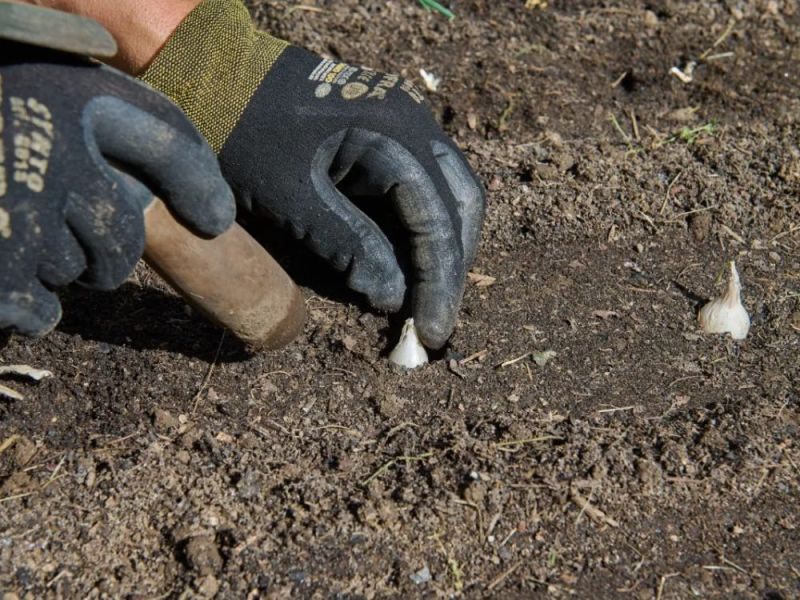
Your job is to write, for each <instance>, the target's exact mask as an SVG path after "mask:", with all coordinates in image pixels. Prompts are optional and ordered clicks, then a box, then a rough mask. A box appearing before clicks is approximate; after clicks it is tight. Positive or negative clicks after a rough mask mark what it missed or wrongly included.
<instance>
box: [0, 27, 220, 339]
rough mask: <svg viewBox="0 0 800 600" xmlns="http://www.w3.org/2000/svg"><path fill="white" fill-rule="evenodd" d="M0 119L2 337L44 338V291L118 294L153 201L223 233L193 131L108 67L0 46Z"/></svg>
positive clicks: (216, 195)
mask: <svg viewBox="0 0 800 600" xmlns="http://www.w3.org/2000/svg"><path fill="white" fill-rule="evenodd" d="M0 117H2V118H1V119H0V140H2V145H0V328H5V327H9V328H12V329H14V330H16V331H19V332H21V333H24V334H28V335H43V334H45V333H47V332H48V331H50V330H51V329H52V328H53V327H54V326H55V325H56V323H57V322H58V320H59V319H60V316H61V307H60V304H59V302H58V298H57V297H56V296H55V294H54V293H53V292H52V291H51V288H52V287H55V286H62V285H65V284H68V283H70V282H72V281H75V280H79V281H81V282H82V283H84V284H86V285H87V286H89V287H92V288H97V289H110V288H113V287H116V286H118V285H120V284H121V283H122V282H123V281H124V279H125V278H126V277H127V276H128V274H129V273H130V272H131V270H132V269H133V266H134V265H135V264H136V261H137V260H138V259H139V258H140V257H141V256H142V252H143V250H144V246H145V230H144V217H143V211H144V209H145V208H146V207H147V206H148V205H149V204H150V203H151V201H152V199H153V194H154V193H156V194H157V195H159V196H160V197H162V198H164V200H165V201H166V202H167V203H168V205H169V207H170V209H171V210H172V211H174V213H175V214H176V215H177V216H178V217H179V218H180V219H181V220H182V221H183V222H185V223H186V224H187V225H188V226H189V227H190V228H191V229H192V230H193V231H195V232H197V233H198V234H201V235H204V236H215V235H218V234H220V233H222V232H224V231H225V230H226V229H228V228H229V227H230V225H231V224H232V223H233V220H234V217H235V203H234V199H233V194H232V193H231V191H230V189H229V187H228V186H227V184H226V183H225V181H224V180H223V179H222V176H221V174H220V172H219V168H218V166H217V161H216V157H215V156H214V153H213V152H212V151H211V149H210V148H209V147H208V146H207V144H206V143H205V142H204V140H203V139H202V138H201V137H200V135H199V134H198V133H197V132H196V131H195V129H194V127H193V126H192V125H191V123H189V122H188V121H187V119H186V118H185V117H184V116H183V114H182V113H181V111H180V110H179V109H178V108H177V107H175V106H174V105H173V104H171V103H170V102H169V101H168V100H167V99H166V98H164V97H163V96H161V95H160V94H157V93H155V92H153V91H152V90H150V89H148V88H147V87H146V86H144V85H142V84H141V83H139V82H137V81H136V80H134V79H132V78H130V77H127V76H125V75H123V74H121V73H119V72H117V71H115V70H113V69H110V68H108V67H102V66H98V65H96V64H93V63H89V62H87V61H85V60H82V59H79V58H74V57H71V56H69V55H66V54H63V53H58V52H53V51H50V50H45V49H41V48H36V47H33V46H29V45H23V44H18V43H14V42H9V41H0ZM111 163H113V164H114V166H111ZM119 168H122V169H124V170H125V171H126V172H127V173H129V174H132V176H129V175H123V174H122V173H121V172H120V171H119V170H118V169H119Z"/></svg>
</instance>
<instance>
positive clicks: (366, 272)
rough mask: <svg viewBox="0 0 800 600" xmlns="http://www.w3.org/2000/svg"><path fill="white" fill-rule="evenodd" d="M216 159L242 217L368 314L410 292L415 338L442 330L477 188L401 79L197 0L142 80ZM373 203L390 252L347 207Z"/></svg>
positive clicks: (472, 231) (465, 252)
mask: <svg viewBox="0 0 800 600" xmlns="http://www.w3.org/2000/svg"><path fill="white" fill-rule="evenodd" d="M142 78H143V79H144V81H146V82H148V83H150V84H151V85H153V86H154V87H156V88H157V89H160V90H161V91H163V92H164V93H166V94H167V96H169V97H170V98H172V99H173V100H174V101H175V102H176V103H177V104H178V105H179V106H181V108H183V109H184V111H185V112H186V114H187V115H188V116H189V117H190V118H191V119H192V120H193V121H194V123H195V124H196V125H197V126H198V129H199V130H200V132H201V133H203V135H205V136H206V138H207V139H208V140H209V142H210V143H211V145H212V147H213V148H214V149H215V150H216V151H217V152H218V153H219V159H220V164H221V166H222V172H223V174H224V176H225V178H226V179H227V180H228V181H229V183H230V184H231V185H232V187H233V188H234V191H235V192H236V194H237V197H238V199H239V201H240V203H241V204H242V206H243V207H244V208H245V209H248V210H254V211H256V212H260V213H264V214H266V215H267V216H269V217H271V218H272V219H274V220H276V221H277V222H279V223H281V224H283V225H285V226H286V227H288V229H289V230H290V231H291V232H292V233H293V234H294V235H295V236H296V237H297V238H301V239H303V240H304V241H305V242H306V243H307V244H308V245H309V246H310V248H311V249H312V250H314V251H315V252H316V253H317V254H319V255H320V256H322V257H323V258H325V259H327V260H328V261H329V262H330V263H331V264H332V265H333V266H334V267H335V268H337V269H339V270H342V271H347V273H348V275H347V283H348V285H349V286H350V287H351V288H352V289H354V290H356V291H358V292H361V293H363V294H365V295H366V296H367V298H368V300H369V302H370V303H371V304H372V305H373V306H374V307H375V308H378V309H383V310H388V311H396V310H398V309H400V308H401V306H402V305H403V302H404V296H405V293H406V286H407V285H408V286H410V287H411V291H412V311H413V316H414V319H415V322H416V324H417V327H418V329H419V333H420V337H421V338H422V341H423V342H424V343H425V344H426V345H427V346H429V347H433V348H438V347H440V346H442V345H443V344H444V343H445V341H447V338H448V337H449V336H450V334H451V333H452V330H453V327H454V324H455V319H456V314H457V311H458V307H459V305H460V302H461V297H462V294H463V291H464V281H465V277H466V272H467V270H468V268H469V265H470V264H471V262H472V260H473V259H474V256H475V252H476V248H477V245H478V239H479V236H480V229H481V225H482V222H483V216H484V191H483V188H482V187H481V184H480V183H479V181H478V179H477V178H476V176H475V174H474V173H473V172H472V170H471V169H470V167H469V165H468V164H467V162H466V160H465V159H464V157H463V156H462V154H461V152H459V150H458V148H456V146H455V145H454V144H453V143H452V141H450V139H449V138H448V137H447V136H446V135H445V134H444V133H443V132H442V130H441V129H440V128H439V126H438V124H437V123H436V121H435V119H434V117H433V115H432V114H431V112H430V111H429V109H428V108H427V107H426V105H425V103H424V101H423V98H422V96H421V95H420V94H419V92H418V91H417V90H416V89H414V87H413V86H412V85H411V84H410V83H409V82H407V81H404V80H402V79H400V78H398V77H397V76H393V75H385V74H382V73H378V72H376V71H372V70H369V69H365V68H357V67H351V66H348V65H346V64H344V63H339V62H335V61H330V60H323V59H321V58H320V57H318V56H315V55H313V54H311V53H309V52H306V51H305V50H302V49H300V48H296V47H292V46H288V45H287V44H286V43H285V42H282V41H280V40H277V39H275V38H273V37H270V36H268V35H266V34H263V33H258V32H256V31H255V30H254V29H253V27H252V24H251V21H250V17H249V15H248V13H247V10H246V9H245V8H244V6H243V5H242V4H241V2H239V1H238V0H205V1H204V2H203V3H202V4H200V5H199V6H198V7H197V8H196V9H195V10H194V11H193V12H192V13H191V14H190V15H189V16H188V17H187V18H186V19H185V20H184V21H183V23H182V24H181V25H180V26H179V27H178V29H177V30H176V31H175V32H174V33H173V35H172V37H171V38H170V40H169V41H168V42H167V44H166V46H165V47H164V49H163V50H162V51H161V52H160V53H159V54H158V55H157V56H156V58H155V60H154V62H153V63H152V64H151V65H150V67H149V68H148V69H147V70H146V72H145V73H144V74H143V75H142ZM364 195H365V196H369V197H371V198H372V200H371V202H373V203H377V204H378V205H379V206H378V207H376V208H377V209H381V208H384V209H386V210H387V211H393V214H394V215H395V216H396V219H397V220H399V224H400V225H401V226H402V228H404V230H405V231H406V232H407V236H408V238H409V240H408V241H409V242H410V248H411V256H410V257H409V258H410V261H411V264H412V273H410V277H411V281H406V279H405V277H404V275H403V272H402V270H401V267H400V263H402V262H403V261H404V259H405V258H406V257H404V256H401V255H400V252H399V248H395V247H393V246H392V244H391V243H390V241H389V239H388V238H387V236H386V235H385V233H384V231H382V230H381V228H380V227H379V226H378V225H377V224H376V223H375V221H373V220H372V219H370V218H369V217H367V215H366V214H365V213H364V212H363V211H361V210H359V208H357V207H356V205H355V204H354V203H353V202H352V201H351V200H352V199H354V198H355V196H364Z"/></svg>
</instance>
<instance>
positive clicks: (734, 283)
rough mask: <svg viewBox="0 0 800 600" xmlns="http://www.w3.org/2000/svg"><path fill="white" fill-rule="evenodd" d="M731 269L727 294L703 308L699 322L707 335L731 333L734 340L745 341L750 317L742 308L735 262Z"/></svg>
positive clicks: (731, 263)
mask: <svg viewBox="0 0 800 600" xmlns="http://www.w3.org/2000/svg"><path fill="white" fill-rule="evenodd" d="M730 269H731V272H730V276H729V277H728V288H727V289H726V290H725V294H723V295H722V296H720V297H718V298H714V299H712V300H711V301H710V302H708V304H706V305H705V306H704V307H703V308H701V309H700V312H699V313H698V315H697V320H698V322H699V323H700V328H701V329H702V330H703V331H704V332H705V333H730V334H731V337H732V338H733V339H735V340H743V339H744V338H746V337H747V332H748V331H749V330H750V315H748V314H747V310H745V308H744V306H742V299H741V292H742V284H741V283H740V282H739V273H737V271H736V263H734V261H731V262H730Z"/></svg>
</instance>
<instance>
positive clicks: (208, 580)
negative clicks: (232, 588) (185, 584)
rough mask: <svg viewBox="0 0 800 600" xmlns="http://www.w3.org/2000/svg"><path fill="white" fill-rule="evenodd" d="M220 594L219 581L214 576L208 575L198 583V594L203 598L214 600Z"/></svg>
mask: <svg viewBox="0 0 800 600" xmlns="http://www.w3.org/2000/svg"><path fill="white" fill-rule="evenodd" d="M217 592H219V581H218V580H217V578H216V577H214V576H213V575H206V576H205V577H203V578H202V579H200V580H199V581H198V582H197V593H198V594H199V595H200V596H201V597H202V598H213V597H214V596H216V595H217Z"/></svg>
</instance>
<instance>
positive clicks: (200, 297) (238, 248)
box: [144, 198, 305, 349]
mask: <svg viewBox="0 0 800 600" xmlns="http://www.w3.org/2000/svg"><path fill="white" fill-rule="evenodd" d="M144 217H145V231H146V243H145V251H144V258H145V261H147V263H148V264H149V265H150V266H151V267H153V269H155V270H156V271H157V272H158V273H159V274H160V275H161V276H162V277H163V278H164V279H165V280H166V281H167V283H169V284H170V285H171V286H172V287H173V288H175V290H176V291H177V292H178V293H180V294H181V296H183V297H184V298H185V299H186V300H187V301H188V302H189V303H190V304H191V305H192V306H194V307H195V308H197V309H198V310H200V311H201V312H202V313H204V314H205V315H206V316H207V317H209V318H210V319H211V320H212V321H214V322H215V323H218V324H219V325H222V326H223V327H226V328H228V329H230V330H231V331H232V332H233V333H234V334H235V335H236V336H237V337H238V338H240V339H241V340H242V341H244V342H245V343H247V344H248V345H250V346H252V347H254V348H256V349H262V348H263V349H268V348H279V347H281V346H284V345H286V344H288V343H289V342H290V341H291V340H293V339H294V338H295V337H296V336H297V335H298V334H299V333H300V331H301V330H302V328H303V323H304V321H305V302H304V301H303V297H302V294H301V293H300V290H299V288H298V287H297V286H296V285H295V284H294V282H293V281H292V279H291V278H290V277H289V275H288V274H287V273H286V271H284V270H283V269H282V268H281V266H280V265H279V264H278V263H277V262H275V260H274V259H273V258H272V257H271V256H270V255H269V253H268V252H267V251H266V250H264V248H263V247H262V246H261V245H260V244H259V243H258V242H256V241H255V240H254V239H253V238H252V237H250V235H249V234H248V233H247V232H246V231H245V230H244V229H242V227H240V226H239V225H238V224H237V223H234V225H233V226H232V227H231V228H230V229H228V231H226V232H225V233H223V234H222V235H220V236H218V237H216V238H214V239H203V238H200V237H198V236H197V235H195V234H194V233H192V232H191V231H190V230H189V229H187V228H186V227H185V226H184V225H182V224H181V223H179V222H178V221H177V220H176V219H175V217H173V216H172V213H170V211H169V209H168V208H167V207H166V205H165V204H164V203H163V202H162V201H161V200H159V199H158V198H156V199H155V200H154V201H153V202H151V203H150V205H149V206H148V207H147V208H146V209H145V211H144Z"/></svg>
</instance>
